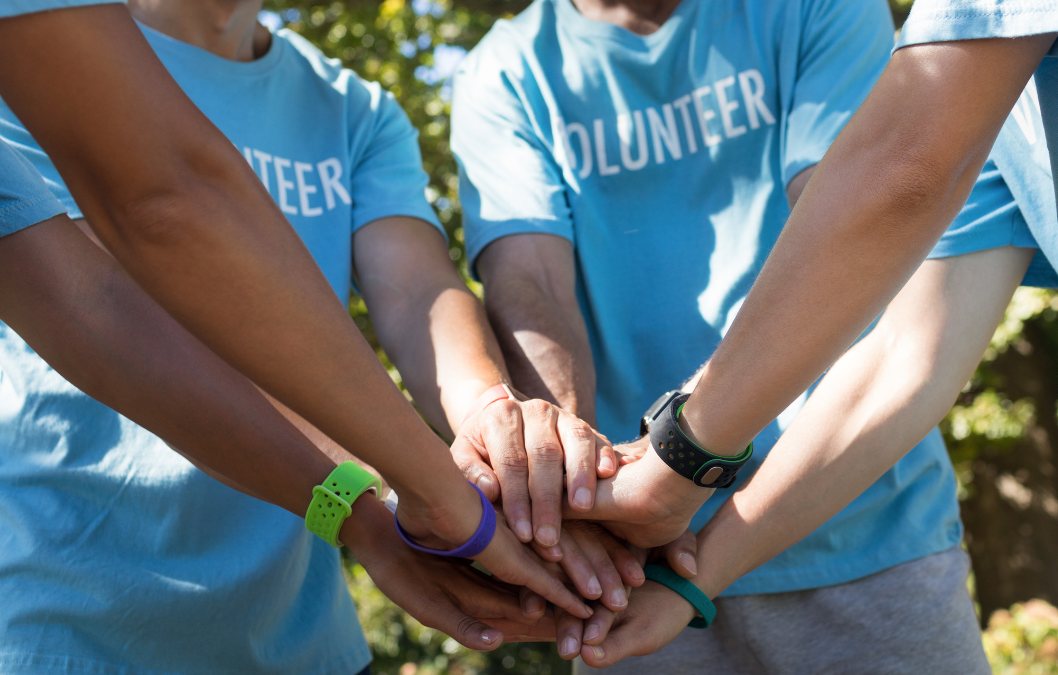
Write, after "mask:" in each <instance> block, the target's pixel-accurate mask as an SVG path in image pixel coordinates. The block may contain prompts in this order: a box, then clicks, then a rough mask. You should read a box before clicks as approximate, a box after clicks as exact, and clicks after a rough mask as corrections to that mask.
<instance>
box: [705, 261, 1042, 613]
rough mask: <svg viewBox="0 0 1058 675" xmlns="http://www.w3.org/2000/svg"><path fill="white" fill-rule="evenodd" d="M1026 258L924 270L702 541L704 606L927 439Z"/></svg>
mask: <svg viewBox="0 0 1058 675" xmlns="http://www.w3.org/2000/svg"><path fill="white" fill-rule="evenodd" d="M1034 252H1035V250H1034V249H1019V248H1013V247H1004V248H997V249H991V250H987V251H980V252H977V253H972V254H968V255H962V256H957V257H954V258H943V259H940V260H927V261H926V262H924V263H923V264H922V266H921V267H920V268H919V270H918V272H916V273H915V276H913V277H912V278H911V280H910V281H909V282H908V283H907V285H906V286H905V287H904V288H903V290H901V291H900V294H899V295H897V296H896V298H895V299H894V300H893V302H892V303H891V304H890V306H889V308H888V309H887V310H886V312H885V314H884V315H883V316H882V319H881V320H880V321H879V323H878V326H877V327H876V328H875V329H874V330H873V331H872V332H871V333H870V334H869V335H868V336H867V337H866V338H864V339H863V340H861V341H860V342H859V343H857V344H856V346H854V347H853V348H852V349H850V350H849V351H848V352H846V353H845V355H844V356H842V357H841V358H840V359H839V360H838V362H837V363H835V364H834V366H833V368H831V369H830V372H828V373H827V375H826V377H825V378H824V379H823V381H822V382H821V383H820V385H819V387H818V388H817V389H816V391H815V392H813V394H812V396H811V397H810V398H809V400H808V402H807V404H806V405H805V407H804V409H803V410H802V411H801V412H800V413H799V414H798V416H797V418H796V419H795V420H794V423H793V425H792V426H791V427H790V429H788V430H787V431H786V433H784V434H783V435H782V437H781V438H780V439H779V442H778V443H777V444H776V445H775V447H774V448H773V449H772V451H771V452H770V453H769V455H768V458H767V459H766V460H765V461H764V463H763V464H762V465H761V467H760V468H759V469H758V470H757V472H756V473H755V474H754V475H753V479H752V480H751V481H750V482H749V483H748V484H747V485H746V487H745V488H744V489H742V490H740V491H738V492H736V493H735V495H734V496H733V497H732V498H731V499H730V500H728V501H727V502H726V503H725V504H724V505H723V506H722V507H721V508H720V510H719V511H718V512H717V514H716V515H715V516H714V517H713V518H712V519H711V520H710V521H709V523H708V524H707V525H706V527H705V529H703V530H702V531H701V532H700V533H699V535H698V542H699V544H698V555H699V569H703V570H708V573H707V574H703V575H701V578H700V579H699V580H698V582H699V583H700V584H702V585H703V590H705V591H706V593H707V594H708V595H709V597H716V594H717V593H719V592H720V591H722V590H723V589H724V588H726V587H727V586H728V585H729V584H730V583H731V582H733V581H734V580H735V579H737V578H738V577H740V576H742V575H743V574H746V573H747V572H750V571H751V570H753V569H754V568H756V567H757V566H759V565H761V564H763V563H765V562H767V561H768V560H770V559H771V558H773V557H774V556H776V555H778V554H779V553H781V552H782V551H784V550H786V549H787V548H789V547H790V546H792V545H794V544H795V543H797V542H798V541H800V540H801V539H802V538H804V537H805V536H807V535H808V534H809V533H811V532H812V531H813V530H815V529H816V528H818V527H819V526H820V525H822V524H823V523H824V522H826V521H827V520H828V519H830V518H831V517H833V516H834V515H835V514H836V513H837V512H838V511H840V510H841V509H842V508H844V507H845V506H847V505H848V504H849V503H850V502H852V500H854V499H855V498H856V497H857V496H859V495H860V494H861V493H862V492H863V491H864V490H866V489H867V488H868V487H870V485H871V484H872V483H874V482H875V481H876V480H877V479H878V478H879V477H880V476H881V475H882V474H883V473H885V472H886V471H888V470H889V469H890V468H891V467H892V466H893V465H894V464H896V462H897V461H899V460H900V459H901V458H902V457H903V456H904V455H905V454H907V452H908V451H910V450H911V448H912V447H914V445H915V444H916V443H918V442H919V441H921V440H922V438H924V437H925V436H926V434H927V433H929V431H930V429H932V428H933V427H934V426H935V425H936V424H937V422H939V421H940V420H941V419H942V418H943V417H944V415H945V414H946V413H947V412H948V410H949V409H950V408H951V406H952V404H953V402H954V401H955V399H956V397H957V396H958V394H959V392H960V391H961V390H962V388H963V386H964V385H965V384H966V382H967V380H969V379H970V376H971V375H972V374H973V371H974V369H975V368H976V367H977V364H978V362H979V361H980V360H981V355H982V354H983V353H984V351H985V348H986V347H987V346H988V343H989V341H990V339H991V338H992V334H993V333H994V332H995V328H996V326H997V325H998V324H999V322H1000V320H1002V318H1003V312H1004V310H1005V309H1006V306H1007V303H1008V302H1009V301H1010V296H1011V295H1012V294H1013V293H1014V290H1015V289H1016V288H1017V287H1018V284H1019V283H1020V282H1021V279H1022V277H1023V276H1024V274H1025V270H1026V269H1027V268H1028V265H1029V261H1030V260H1031V259H1032V254H1033V253H1034ZM717 542H740V545H737V546H730V545H724V546H718V545H716V544H717Z"/></svg>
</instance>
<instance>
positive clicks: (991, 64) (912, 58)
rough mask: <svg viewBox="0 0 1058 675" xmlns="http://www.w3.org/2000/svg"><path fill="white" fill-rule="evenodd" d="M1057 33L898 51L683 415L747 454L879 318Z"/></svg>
mask: <svg viewBox="0 0 1058 675" xmlns="http://www.w3.org/2000/svg"><path fill="white" fill-rule="evenodd" d="M1054 37H1055V36H1054V35H1053V34H1051V35H1045V36H1033V37H1027V38H1017V39H1012V40H1008V39H996V40H973V41H966V42H950V43H940V44H928V45H918V46H914V47H908V48H905V49H901V50H899V51H898V52H897V53H896V54H895V55H894V56H893V59H892V61H891V62H890V64H889V66H888V67H887V68H886V70H885V72H884V73H883V74H882V77H881V79H880V80H879V82H878V84H877V86H876V87H875V89H874V91H872V93H871V95H870V96H869V97H868V98H867V101H866V102H865V103H864V105H863V107H862V108H861V109H860V111H859V112H857V114H856V115H855V116H854V117H853V119H852V120H851V121H850V122H849V124H848V126H847V127H846V128H845V130H844V131H843V132H842V133H841V135H840V136H839V137H838V139H837V141H836V142H835V143H834V145H833V146H832V147H831V149H830V151H829V152H828V153H827V155H826V157H825V158H824V159H823V161H822V162H821V163H820V164H819V166H818V168H817V170H816V175H815V176H814V179H813V180H812V181H811V184H810V185H809V186H808V187H807V188H806V189H805V192H804V195H803V196H802V198H801V199H800V201H799V202H798V204H797V207H796V208H795V209H794V212H793V215H792V216H791V217H790V220H789V222H788V223H787V225H786V227H785V229H784V230H783V234H782V236H781V237H780V238H779V241H778V243H777V245H776V247H775V249H774V250H773V251H772V254H771V256H770V257H769V258H768V262H767V264H766V265H765V267H764V270H763V271H762V273H761V275H760V277H759V278H758V279H757V281H756V283H755V284H754V287H753V290H752V291H751V292H750V295H749V297H748V298H747V300H746V302H745V304H744V305H743V307H742V309H741V310H740V312H739V315H738V317H737V318H736V320H735V322H734V324H733V325H732V328H731V330H730V331H729V332H728V334H727V336H726V337H725V339H724V340H723V342H722V343H721V345H720V347H719V348H718V349H717V351H716V353H715V355H714V356H713V358H712V359H711V360H710V362H709V364H708V365H707V366H706V368H705V371H704V372H703V375H702V378H701V380H700V382H699V386H698V387H697V388H696V389H695V393H694V395H693V396H692V397H691V399H690V401H689V402H688V404H687V406H686V407H685V408H684V416H685V418H686V423H687V425H688V431H689V433H692V434H693V435H694V436H696V438H697V440H699V441H700V442H701V444H702V445H704V446H705V447H707V448H710V449H712V450H714V451H716V452H725V453H727V452H734V451H736V450H737V449H738V448H743V447H745V446H746V444H747V443H749V441H750V440H751V439H752V438H753V436H754V435H755V434H756V433H757V432H758V431H759V430H760V429H762V428H763V427H764V426H765V425H766V424H767V423H768V422H769V421H770V420H772V419H774V417H775V416H776V415H777V414H778V413H779V412H781V411H782V410H783V409H784V408H785V407H786V406H787V405H788V404H789V402H790V401H792V400H793V399H794V398H795V397H796V396H797V395H799V394H800V393H801V392H802V391H804V390H805V388H806V387H807V386H808V385H809V384H811V382H812V381H813V380H814V379H815V378H816V377H818V376H819V375H820V374H821V373H822V371H823V370H824V369H825V368H826V367H827V366H828V365H830V364H831V363H832V362H833V361H834V360H835V359H836V358H837V357H838V356H839V355H840V354H841V352H842V351H843V350H844V349H846V348H847V347H848V345H849V344H851V343H852V341H853V340H854V339H855V338H856V337H857V336H858V335H859V334H860V333H861V332H862V331H863V330H864V329H865V328H866V327H867V325H868V324H869V323H870V321H871V320H872V319H873V318H874V317H876V316H877V315H878V314H879V313H881V311H882V309H883V308H884V307H885V305H886V304H887V303H888V301H889V300H890V299H891V298H892V297H893V296H894V295H895V294H896V292H897V291H898V290H899V289H900V287H901V286H902V285H903V283H904V282H905V280H906V279H907V278H909V277H910V276H911V275H912V273H913V272H914V270H915V269H916V268H917V266H918V265H919V263H920V261H921V260H922V259H923V258H924V257H925V256H926V254H927V253H928V252H929V250H930V248H931V247H932V245H933V244H934V243H935V242H936V240H937V238H938V237H940V235H941V233H942V232H943V231H944V228H945V227H946V226H947V224H948V223H950V222H951V219H952V218H953V217H954V216H955V214H956V213H958V211H959V209H960V208H961V207H962V204H963V203H964V202H965V200H966V197H967V195H968V194H969V192H970V190H971V188H972V186H973V183H974V180H975V179H976V177H977V175H978V172H979V171H980V169H981V166H982V165H983V163H984V161H985V158H986V157H987V154H988V151H989V149H990V148H991V146H992V143H993V142H994V140H995V137H996V135H997V134H998V132H999V129H1000V127H1001V126H1002V124H1003V121H1004V119H1005V118H1006V116H1007V114H1008V113H1009V111H1010V108H1011V106H1012V105H1013V104H1014V101H1015V100H1016V99H1017V97H1018V95H1019V94H1020V92H1021V90H1022V89H1023V88H1024V86H1025V83H1026V82H1027V80H1028V78H1029V76H1030V75H1031V74H1032V72H1033V70H1034V69H1035V67H1036V65H1037V64H1038V63H1039V61H1040V59H1041V58H1042V56H1043V54H1044V53H1045V52H1046V50H1047V49H1048V48H1049V46H1050V45H1051V44H1052V43H1053V42H1054Z"/></svg>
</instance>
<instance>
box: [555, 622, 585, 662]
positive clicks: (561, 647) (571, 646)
mask: <svg viewBox="0 0 1058 675" xmlns="http://www.w3.org/2000/svg"><path fill="white" fill-rule="evenodd" d="M583 629H584V621H582V620H581V619H578V618H577V617H575V616H573V615H571V614H569V613H568V612H563V611H562V610H555V643H556V644H555V646H556V647H557V648H558V655H559V656H560V657H562V658H563V659H565V660H566V661H570V660H572V659H574V658H576V657H577V656H578V655H579V654H580V646H581V634H582V632H583Z"/></svg>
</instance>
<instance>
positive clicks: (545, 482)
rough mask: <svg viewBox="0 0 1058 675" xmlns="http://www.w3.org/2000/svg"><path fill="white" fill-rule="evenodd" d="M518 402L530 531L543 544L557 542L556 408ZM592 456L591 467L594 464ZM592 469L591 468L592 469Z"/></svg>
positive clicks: (558, 444) (559, 446)
mask: <svg viewBox="0 0 1058 675" xmlns="http://www.w3.org/2000/svg"><path fill="white" fill-rule="evenodd" d="M521 406H522V423H523V425H524V430H525V452H526V454H527V455H528V457H529V497H530V498H531V499H532V506H533V511H532V517H533V532H534V535H535V537H536V540H537V541H538V542H540V544H541V545H543V546H555V545H557V544H558V538H559V528H560V527H561V523H562V491H563V488H564V487H565V481H564V480H563V478H562V444H561V442H560V440H559V437H558V433H557V431H556V423H557V420H558V410H557V409H556V408H555V407H554V406H552V405H551V404H550V403H548V402H546V401H540V400H533V401H526V402H525V403H522V404H521ZM594 464H595V463H594V459H593V460H592V467H594ZM593 473H594V471H593Z"/></svg>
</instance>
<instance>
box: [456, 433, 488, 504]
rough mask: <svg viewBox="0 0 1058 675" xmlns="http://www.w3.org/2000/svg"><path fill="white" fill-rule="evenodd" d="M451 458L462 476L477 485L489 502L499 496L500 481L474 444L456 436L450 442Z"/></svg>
mask: <svg viewBox="0 0 1058 675" xmlns="http://www.w3.org/2000/svg"><path fill="white" fill-rule="evenodd" d="M451 451H452V460H453V461H454V462H455V463H456V466H458V467H459V470H460V471H461V472H462V473H463V478H466V479H467V480H468V481H470V482H471V483H473V484H474V485H477V486H478V487H479V488H481V491H482V492H484V493H485V497H486V498H487V499H488V500H489V501H490V502H495V501H496V500H498V499H499V498H500V481H499V480H498V479H497V478H496V473H495V472H494V471H493V470H492V468H491V467H490V466H489V465H488V464H487V463H486V462H485V460H484V459H483V458H482V456H481V452H479V451H478V449H477V448H476V447H474V444H473V443H471V442H469V441H468V440H466V439H463V438H457V439H456V441H455V442H454V443H453V444H452V448H451Z"/></svg>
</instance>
